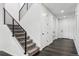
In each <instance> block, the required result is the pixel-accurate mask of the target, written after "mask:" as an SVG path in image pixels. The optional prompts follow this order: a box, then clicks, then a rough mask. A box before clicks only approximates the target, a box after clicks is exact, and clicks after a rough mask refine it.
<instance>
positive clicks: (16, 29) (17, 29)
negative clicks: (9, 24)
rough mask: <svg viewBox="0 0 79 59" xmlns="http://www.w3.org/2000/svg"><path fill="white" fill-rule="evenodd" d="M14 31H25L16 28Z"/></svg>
mask: <svg viewBox="0 0 79 59" xmlns="http://www.w3.org/2000/svg"><path fill="white" fill-rule="evenodd" d="M10 30H13V28H10ZM14 31H23V29H20V28H14Z"/></svg>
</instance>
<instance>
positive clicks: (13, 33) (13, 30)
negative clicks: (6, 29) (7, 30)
mask: <svg viewBox="0 0 79 59" xmlns="http://www.w3.org/2000/svg"><path fill="white" fill-rule="evenodd" d="M12 23H13V26H12V28H13V31H12V32H13V37H14V19H13V21H12Z"/></svg>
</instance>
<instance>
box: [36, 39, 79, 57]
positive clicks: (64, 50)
mask: <svg viewBox="0 0 79 59" xmlns="http://www.w3.org/2000/svg"><path fill="white" fill-rule="evenodd" d="M35 56H78V53H77V50H76V48H75V44H74V41H73V40H72V39H68V38H58V39H56V40H54V41H53V43H51V44H50V45H49V46H47V47H45V48H44V49H43V50H42V51H40V52H39V53H37V54H36V55H35Z"/></svg>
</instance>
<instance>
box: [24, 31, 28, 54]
mask: <svg viewBox="0 0 79 59" xmlns="http://www.w3.org/2000/svg"><path fill="white" fill-rule="evenodd" d="M26 52H27V40H26V32H25V53H24V54H26Z"/></svg>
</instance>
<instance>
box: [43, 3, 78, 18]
mask: <svg viewBox="0 0 79 59" xmlns="http://www.w3.org/2000/svg"><path fill="white" fill-rule="evenodd" d="M44 5H45V6H46V7H47V8H48V9H49V10H51V11H52V12H53V13H54V14H55V15H56V16H57V17H58V18H62V17H69V16H73V15H74V14H75V7H76V5H77V4H76V3H45V4H44ZM62 10H64V11H62ZM61 11H62V12H61Z"/></svg>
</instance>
